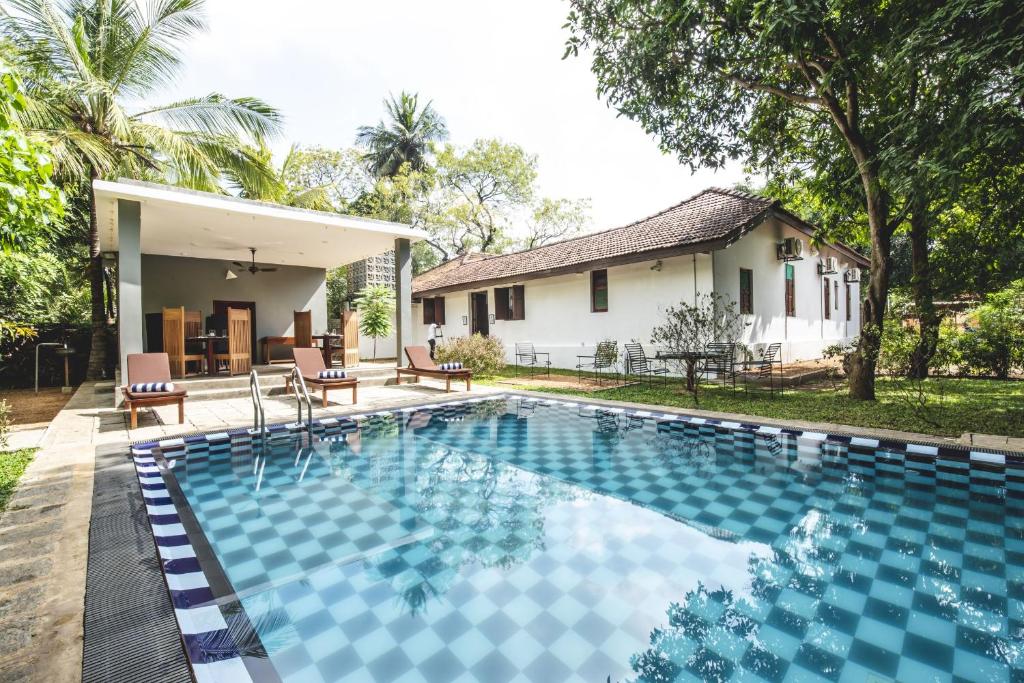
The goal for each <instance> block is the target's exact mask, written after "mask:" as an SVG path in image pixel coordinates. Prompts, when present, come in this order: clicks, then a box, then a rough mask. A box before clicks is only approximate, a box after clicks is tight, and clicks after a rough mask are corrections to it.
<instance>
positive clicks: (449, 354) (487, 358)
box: [434, 334, 505, 377]
mask: <svg viewBox="0 0 1024 683" xmlns="http://www.w3.org/2000/svg"><path fill="white" fill-rule="evenodd" d="M434 355H435V357H436V359H437V362H438V363H451V362H459V363H462V366H463V367H464V368H469V369H470V370H472V371H473V374H474V375H477V376H479V377H490V376H492V375H496V374H498V373H499V372H501V370H502V369H503V368H504V367H505V345H504V344H502V342H501V340H500V339H498V338H497V337H485V336H483V335H481V334H474V335H471V336H469V337H455V338H453V339H450V340H448V341H446V342H445V343H444V344H441V345H440V346H438V347H437V349H436V350H435V352H434Z"/></svg>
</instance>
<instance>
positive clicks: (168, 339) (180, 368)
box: [163, 306, 206, 377]
mask: <svg viewBox="0 0 1024 683" xmlns="http://www.w3.org/2000/svg"><path fill="white" fill-rule="evenodd" d="M190 318H191V316H189V317H188V318H187V317H186V312H185V307H184V306H178V307H176V308H165V309H163V341H164V353H166V354H167V357H168V362H169V363H170V367H171V368H172V370H173V374H174V376H175V377H184V376H185V374H186V370H187V369H188V364H189V363H197V364H198V365H199V372H200V373H201V372H202V371H203V361H204V360H205V359H206V356H205V355H203V353H202V352H201V350H198V351H197V350H196V349H188V348H186V347H185V337H186V336H187V335H186V327H187V326H191V325H192V324H193V322H194V321H192V320H190ZM200 319H201V318H200ZM196 336H198V335H196Z"/></svg>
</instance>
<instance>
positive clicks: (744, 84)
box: [720, 70, 824, 107]
mask: <svg viewBox="0 0 1024 683" xmlns="http://www.w3.org/2000/svg"><path fill="white" fill-rule="evenodd" d="M720 73H721V74H722V75H723V76H725V77H726V78H728V79H729V80H730V81H732V82H733V83H735V84H736V85H738V86H740V87H741V88H744V89H746V90H756V91H758V92H765V93H769V94H771V95H775V96H777V97H782V98H784V99H787V100H789V101H790V102H796V103H797V104H811V105H815V106H819V107H820V106H821V105H823V104H824V102H823V101H822V99H821V98H820V97H811V96H810V95H804V94H802V93H796V92H792V91H790V90H786V89H785V88H779V87H776V86H774V85H768V84H767V83H759V82H758V81H751V80H747V79H746V78H743V77H741V76H737V75H736V74H731V73H729V72H728V71H724V70H723V71H721V72H720Z"/></svg>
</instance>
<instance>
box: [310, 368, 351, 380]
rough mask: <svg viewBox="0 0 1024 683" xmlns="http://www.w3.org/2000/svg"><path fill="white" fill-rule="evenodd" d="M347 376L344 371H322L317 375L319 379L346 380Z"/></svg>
mask: <svg viewBox="0 0 1024 683" xmlns="http://www.w3.org/2000/svg"><path fill="white" fill-rule="evenodd" d="M345 377H347V375H346V374H345V371H344V370H321V371H320V372H318V373H316V378H317V379H345Z"/></svg>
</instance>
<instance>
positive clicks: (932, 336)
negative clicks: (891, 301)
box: [910, 200, 940, 379]
mask: <svg viewBox="0 0 1024 683" xmlns="http://www.w3.org/2000/svg"><path fill="white" fill-rule="evenodd" d="M924 204H925V202H924V201H923V200H915V206H914V211H913V213H912V214H911V216H910V253H911V256H910V258H911V261H910V268H911V275H910V288H911V292H912V293H913V297H914V306H915V308H917V318H918V321H919V324H918V327H919V330H918V333H919V337H918V340H917V346H916V347H915V348H914V351H913V353H912V354H911V356H910V377H912V378H914V379H924V378H925V377H927V376H928V366H929V365H930V364H931V362H932V357H934V356H935V349H936V348H937V347H938V345H939V322H940V320H939V316H938V314H937V313H936V311H935V302H934V301H933V292H932V279H931V270H930V267H929V263H928V222H929V221H928V213H927V207H926V206H924Z"/></svg>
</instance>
